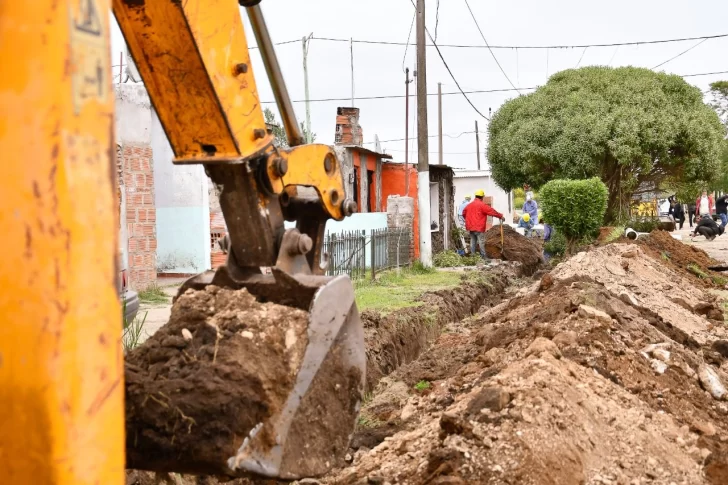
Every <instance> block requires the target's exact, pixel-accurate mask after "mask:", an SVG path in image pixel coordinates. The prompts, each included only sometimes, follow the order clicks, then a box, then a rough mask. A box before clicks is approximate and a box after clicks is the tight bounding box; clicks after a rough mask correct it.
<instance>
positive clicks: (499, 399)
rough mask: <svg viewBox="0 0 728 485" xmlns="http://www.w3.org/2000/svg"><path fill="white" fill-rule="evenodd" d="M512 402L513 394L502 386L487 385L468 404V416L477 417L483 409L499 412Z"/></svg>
mask: <svg viewBox="0 0 728 485" xmlns="http://www.w3.org/2000/svg"><path fill="white" fill-rule="evenodd" d="M509 402H511V395H510V394H509V393H508V392H506V391H505V390H503V389H502V388H500V387H486V388H484V389H483V390H481V391H480V392H479V393H477V394H476V395H475V397H473V399H472V400H471V401H470V404H468V407H467V410H466V412H467V413H468V416H473V417H477V416H478V415H480V413H481V411H482V410H483V409H488V410H490V411H493V412H499V411H502V410H503V409H505V407H506V406H508V403H509Z"/></svg>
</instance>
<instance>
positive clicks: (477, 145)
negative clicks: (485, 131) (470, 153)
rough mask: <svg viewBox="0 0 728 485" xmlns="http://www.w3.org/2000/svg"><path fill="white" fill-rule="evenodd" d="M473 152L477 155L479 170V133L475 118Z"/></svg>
mask: <svg viewBox="0 0 728 485" xmlns="http://www.w3.org/2000/svg"><path fill="white" fill-rule="evenodd" d="M475 154H476V155H477V156H478V170H480V133H478V120H475Z"/></svg>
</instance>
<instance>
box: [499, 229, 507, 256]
mask: <svg viewBox="0 0 728 485" xmlns="http://www.w3.org/2000/svg"><path fill="white" fill-rule="evenodd" d="M500 233H501V258H503V259H505V253H506V246H505V242H504V238H503V221H501V223H500Z"/></svg>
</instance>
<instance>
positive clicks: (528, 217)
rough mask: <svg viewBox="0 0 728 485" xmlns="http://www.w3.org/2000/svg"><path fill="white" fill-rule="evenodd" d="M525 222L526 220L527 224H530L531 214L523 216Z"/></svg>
mask: <svg viewBox="0 0 728 485" xmlns="http://www.w3.org/2000/svg"><path fill="white" fill-rule="evenodd" d="M523 220H524V221H525V222H528V221H530V220H531V216H530V214H528V213H526V214H523Z"/></svg>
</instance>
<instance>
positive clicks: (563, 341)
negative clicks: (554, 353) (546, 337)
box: [551, 330, 577, 349]
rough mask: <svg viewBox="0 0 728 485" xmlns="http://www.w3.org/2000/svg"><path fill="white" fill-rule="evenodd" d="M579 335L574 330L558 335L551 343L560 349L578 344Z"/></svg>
mask: <svg viewBox="0 0 728 485" xmlns="http://www.w3.org/2000/svg"><path fill="white" fill-rule="evenodd" d="M576 338H577V334H576V332H574V331H573V330H567V331H565V332H559V333H557V334H556V335H555V336H554V338H553V339H551V341H552V342H553V343H555V344H556V345H558V346H559V348H560V349H563V348H564V347H568V346H570V345H575V344H576Z"/></svg>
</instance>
